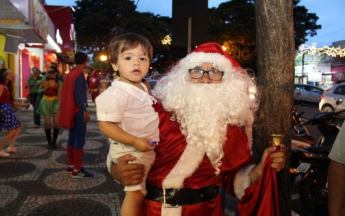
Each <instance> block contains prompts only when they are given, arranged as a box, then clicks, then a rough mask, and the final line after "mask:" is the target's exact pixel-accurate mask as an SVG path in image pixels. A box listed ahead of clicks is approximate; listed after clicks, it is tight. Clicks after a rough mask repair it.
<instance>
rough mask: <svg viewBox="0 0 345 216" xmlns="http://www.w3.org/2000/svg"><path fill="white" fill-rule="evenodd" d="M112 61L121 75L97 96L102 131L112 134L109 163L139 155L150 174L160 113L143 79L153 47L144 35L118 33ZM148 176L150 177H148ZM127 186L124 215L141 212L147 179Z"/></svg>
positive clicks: (111, 53)
mask: <svg viewBox="0 0 345 216" xmlns="http://www.w3.org/2000/svg"><path fill="white" fill-rule="evenodd" d="M108 50H109V54H110V61H111V65H112V67H113V69H114V70H115V71H116V73H117V74H118V75H119V76H120V78H119V79H118V80H115V81H113V83H112V85H111V86H110V87H109V88H108V89H107V90H106V91H104V92H103V93H102V94H101V95H100V96H98V97H97V98H96V106H97V118H98V121H99V128H100V130H101V132H102V133H103V134H104V135H106V136H107V137H108V138H109V141H110V149H109V153H108V159H107V167H108V170H109V172H110V169H111V165H112V163H116V162H117V159H118V158H119V157H121V156H123V155H126V154H131V155H133V156H135V157H136V158H137V160H136V161H134V162H135V163H140V164H144V165H145V171H146V174H147V173H148V171H149V169H150V167H151V165H152V164H153V162H154V159H155V152H154V151H153V150H154V146H151V145H150V144H149V142H150V141H155V142H158V141H159V131H158V124H159V118H158V114H157V113H156V112H155V110H154V109H153V108H152V104H153V103H155V101H156V100H155V99H154V98H152V97H151V96H150V95H149V93H148V90H147V88H146V86H145V84H144V83H143V82H142V79H143V78H144V76H146V74H147V72H148V71H149V67H150V62H151V60H152V52H153V48H152V45H151V43H150V42H149V41H148V40H147V39H146V38H145V37H143V36H141V35H138V34H134V33H127V34H123V35H120V36H115V37H114V38H113V39H112V41H111V42H110V44H109V48H108ZM145 179H146V178H145ZM145 179H144V181H143V183H142V184H138V185H134V186H132V187H125V191H126V196H125V199H124V201H123V204H122V208H121V215H122V216H127V215H128V216H135V215H139V211H140V206H141V203H142V201H143V200H144V197H145V195H146V193H147V192H146V184H145V183H146V181H145Z"/></svg>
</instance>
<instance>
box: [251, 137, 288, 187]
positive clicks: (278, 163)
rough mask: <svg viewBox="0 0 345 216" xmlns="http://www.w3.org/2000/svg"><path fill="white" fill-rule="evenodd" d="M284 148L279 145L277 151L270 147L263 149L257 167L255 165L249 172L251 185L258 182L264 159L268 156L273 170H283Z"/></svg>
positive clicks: (275, 148)
mask: <svg viewBox="0 0 345 216" xmlns="http://www.w3.org/2000/svg"><path fill="white" fill-rule="evenodd" d="M285 153H286V146H285V145H283V144H281V145H280V150H279V151H278V148H277V147H274V146H271V147H268V148H267V149H265V151H264V153H263V154H262V157H261V161H260V163H259V164H258V165H256V166H255V167H254V168H253V169H252V170H251V172H250V179H251V182H252V183H255V182H257V181H258V180H259V178H260V176H261V173H262V168H263V166H264V164H265V161H266V158H267V156H268V155H269V156H270V158H271V159H272V163H271V167H272V168H273V169H277V171H280V170H282V169H284V168H285V161H286V155H285Z"/></svg>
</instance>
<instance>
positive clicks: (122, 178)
mask: <svg viewBox="0 0 345 216" xmlns="http://www.w3.org/2000/svg"><path fill="white" fill-rule="evenodd" d="M135 159H136V158H135V157H133V156H131V155H124V156H122V157H120V158H119V159H118V160H117V164H113V165H112V167H111V170H110V173H111V175H112V177H113V178H114V179H115V180H116V181H118V182H120V184H122V185H125V186H131V185H137V184H140V183H141V182H142V181H143V179H144V175H145V166H144V165H143V164H138V163H130V164H129V162H130V161H134V160H135Z"/></svg>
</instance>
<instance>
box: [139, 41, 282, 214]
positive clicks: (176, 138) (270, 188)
mask: <svg viewBox="0 0 345 216" xmlns="http://www.w3.org/2000/svg"><path fill="white" fill-rule="evenodd" d="M198 62H206V63H212V64H213V66H214V68H216V69H219V70H221V71H223V72H224V77H223V79H222V83H223V84H224V85H223V84H222V85H219V86H214V87H216V88H217V89H221V91H219V92H221V94H220V95H218V96H214V93H215V91H211V93H212V96H211V97H213V98H216V97H224V96H223V95H224V94H227V95H228V96H227V98H226V100H223V103H222V104H220V103H218V102H219V100H218V99H215V100H212V101H209V100H210V99H211V98H210V97H208V100H207V101H206V103H205V104H204V105H205V106H212V105H213V104H217V105H216V106H221V107H222V108H221V109H222V110H229V112H228V113H229V114H227V115H228V117H227V118H226V119H225V120H224V121H225V122H228V123H227V130H226V131H224V134H225V132H226V137H225V138H226V139H224V140H225V141H224V143H222V149H223V153H224V156H223V157H222V158H221V163H220V165H219V163H218V162H217V164H218V165H217V166H215V162H213V164H212V162H211V160H210V159H209V157H210V155H208V153H209V152H207V154H206V151H207V148H203V147H200V146H199V145H198V143H197V145H195V144H194V143H193V144H191V143H189V144H188V143H187V141H186V140H191V139H192V140H193V137H192V133H193V132H191V131H189V130H190V128H187V129H188V130H187V133H186V131H183V133H182V132H181V129H182V128H181V125H180V123H179V122H181V123H182V122H183V124H184V125H186V122H184V121H185V118H186V116H184V113H185V111H182V112H180V110H179V109H181V108H180V107H181V106H186V104H188V106H192V107H193V106H194V104H193V105H191V104H190V103H188V101H190V100H191V98H189V97H188V95H193V94H191V93H190V91H189V92H184V93H185V95H183V94H181V91H180V90H179V89H181V88H182V89H183V88H184V85H185V83H186V79H185V77H186V76H188V75H187V74H186V73H188V72H187V71H188V69H190V68H192V67H195V66H196V65H199V64H198ZM202 72H203V73H204V71H202ZM203 75H205V74H203ZM207 75H208V76H209V74H207ZM235 77H240V78H239V79H238V80H236V78H235ZM248 79H249V78H248V77H247V76H246V74H245V72H243V69H241V68H240V67H239V65H238V63H237V62H236V61H235V60H234V59H233V58H232V57H231V56H229V54H227V53H226V52H224V51H223V49H222V48H221V46H220V45H218V44H215V43H206V44H203V45H200V46H198V48H196V49H195V50H194V51H193V52H192V53H191V54H189V55H187V57H185V58H184V59H183V60H181V61H180V62H179V64H178V65H177V66H176V68H175V70H173V71H172V72H171V73H170V74H169V75H168V76H167V77H166V78H164V79H163V80H162V81H161V83H158V84H157V86H158V87H156V89H155V90H157V92H156V94H157V96H158V97H159V98H160V99H162V101H163V104H164V108H163V106H162V105H161V104H156V105H154V108H155V109H156V111H157V112H158V114H159V118H160V119H159V121H160V124H159V131H160V142H159V144H158V146H156V149H155V151H156V160H155V162H154V164H153V166H152V167H151V170H150V172H149V174H148V178H147V189H148V194H147V196H146V197H145V200H144V203H143V205H142V209H141V215H142V216H161V215H162V216H181V215H182V216H191V215H198V216H222V215H224V209H223V207H222V200H221V196H220V195H219V193H212V192H211V193H208V192H207V193H203V192H200V191H204V189H205V188H206V190H209V189H210V188H211V190H214V191H219V188H220V187H222V188H224V189H225V191H226V192H227V193H228V194H230V195H232V196H236V197H238V198H241V197H243V200H241V201H240V206H239V212H240V214H241V215H248V216H249V215H250V216H251V215H253V216H254V215H257V213H261V214H262V213H263V215H265V216H266V215H270V216H273V215H277V214H278V207H277V208H271V206H272V205H273V206H279V205H278V204H279V203H278V199H277V193H276V191H277V190H276V178H275V174H276V173H275V172H271V168H270V161H268V162H267V163H265V166H264V169H263V173H262V175H261V178H260V179H259V182H258V183H255V184H253V185H252V186H250V185H251V182H250V179H249V173H250V172H251V170H252V168H253V167H254V166H255V165H254V161H253V158H252V157H251V154H250V149H249V145H248V137H247V135H246V133H245V132H244V130H243V129H242V128H240V127H239V126H237V125H245V124H252V122H253V112H252V106H251V105H249V106H248V105H247V104H251V103H252V102H253V101H252V99H251V98H252V97H251V87H253V85H251V84H250V83H251V81H248V82H247V80H248ZM231 80H235V81H231ZM193 85H196V84H193ZM201 85H204V84H201ZM222 86H223V87H222ZM224 86H225V87H224ZM195 87H196V86H195ZM222 88H224V89H222ZM192 89H194V90H195V89H196V88H192ZM238 89H240V90H239V91H238ZM194 90H193V91H194ZM198 90H200V89H198ZM196 92H197V94H196V95H198V93H199V91H196ZM232 92H236V93H237V92H239V94H240V96H238V95H231V94H232ZM200 94H202V93H200ZM200 94H199V95H200ZM229 95H230V96H229ZM236 97H237V99H236ZM169 98H173V99H176V100H173V99H172V100H170V99H169ZM200 100H202V98H200ZM176 101H182V102H180V103H179V104H177V105H176ZM228 101H230V102H231V103H230V104H229V103H227V102H228ZM239 104H241V105H239ZM199 106H200V105H199ZM194 107H198V105H196V106H194ZM166 110H167V111H166ZM192 110H194V111H195V112H194V113H198V108H197V109H192ZM171 112H173V113H174V114H176V115H175V116H174V118H175V119H176V120H172V116H171ZM210 112H213V110H212V109H211V110H208V113H210ZM202 116H204V115H202ZM176 117H177V118H176ZM206 118H213V114H212V115H208V116H207V117H206ZM218 120H220V119H218ZM218 120H215V121H210V122H217V121H218ZM220 121H223V120H220ZM196 124H197V123H196ZM225 126H226V124H225ZM212 127H213V126H212ZM212 127H211V128H210V127H208V129H209V130H213V129H214V128H212ZM215 127H217V126H215ZM193 128H195V127H193ZM197 128H198V129H197V130H202V129H203V127H197ZM184 129H185V128H183V130H184ZM193 130H194V129H193ZM186 134H187V135H188V136H189V138H188V139H186ZM213 134H214V133H213ZM196 136H198V135H196ZM218 138H219V137H214V139H218ZM214 139H213V138H212V140H207V143H205V144H203V145H209V144H212V146H213V144H215V143H218V142H216V141H214V142H215V143H212V142H213V140H214ZM218 141H219V139H218ZM191 142H194V141H191ZM203 143H204V142H203ZM218 144H219V143H218ZM217 154H218V153H217ZM220 154H221V153H220ZM207 155H208V156H207ZM213 156H214V155H212V154H211V157H213ZM216 156H217V155H216ZM267 158H269V157H267ZM216 168H217V169H219V170H216ZM216 171H218V175H217V174H216ZM266 173H267V175H266ZM272 176H273V178H272ZM186 191H187V193H186ZM164 193H168V194H169V196H170V195H171V194H177V196H175V195H172V197H178V198H177V201H176V200H174V198H173V199H170V197H169V196H167V195H164ZM179 194H183V196H179ZM193 194H197V196H194V197H193ZM204 194H205V195H204ZM210 194H211V195H210ZM243 195H244V196H243ZM198 196H199V197H198ZM200 196H201V198H200ZM186 197H187V199H186ZM204 197H208V198H207V199H204ZM164 200H168V201H169V202H170V204H171V205H179V206H176V207H175V208H166V207H164V206H163V205H162V203H164ZM199 200H202V201H199ZM175 201H176V202H175ZM169 202H166V203H168V204H169ZM172 203H174V204H172ZM186 203H187V204H186Z"/></svg>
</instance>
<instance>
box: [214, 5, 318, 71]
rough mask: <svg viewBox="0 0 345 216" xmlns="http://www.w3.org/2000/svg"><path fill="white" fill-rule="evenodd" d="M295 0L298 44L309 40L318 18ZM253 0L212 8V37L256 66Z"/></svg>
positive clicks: (233, 54)
mask: <svg viewBox="0 0 345 216" xmlns="http://www.w3.org/2000/svg"><path fill="white" fill-rule="evenodd" d="M299 2H300V0H294V28H295V48H296V49H297V48H298V47H299V46H300V45H301V44H303V43H305V42H306V41H307V39H306V37H307V36H308V35H310V36H315V35H316V34H317V33H316V30H318V29H321V26H320V25H317V24H316V23H317V20H318V19H319V18H318V17H317V16H316V14H315V13H308V10H307V9H306V8H305V7H304V6H298V3H299ZM255 31H256V26H255V7H254V1H248V0H232V1H228V2H224V3H222V4H220V5H219V7H218V8H211V9H209V40H210V41H215V42H217V43H219V44H222V45H224V46H226V47H227V48H228V49H227V50H228V52H229V54H230V55H232V56H233V57H234V58H235V59H236V60H238V61H239V63H240V65H242V66H243V67H245V68H246V67H248V68H252V69H254V70H255V68H256V48H255V47H256V41H255Z"/></svg>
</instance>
